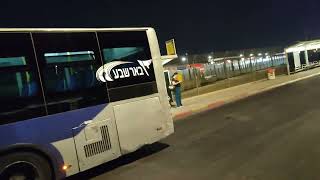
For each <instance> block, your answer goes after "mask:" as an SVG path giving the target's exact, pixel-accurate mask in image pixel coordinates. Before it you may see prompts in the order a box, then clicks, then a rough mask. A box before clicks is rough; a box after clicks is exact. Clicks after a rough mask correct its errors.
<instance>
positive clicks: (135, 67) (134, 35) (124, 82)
mask: <svg viewBox="0 0 320 180" xmlns="http://www.w3.org/2000/svg"><path fill="white" fill-rule="evenodd" d="M98 38H99V43H100V46H101V51H102V54H103V61H104V64H108V63H110V64H112V63H117V61H118V62H120V63H121V62H125V63H127V64H125V65H123V66H121V65H120V66H116V67H113V69H111V71H110V72H111V74H114V76H112V77H111V78H113V79H114V80H113V81H108V82H107V86H108V93H109V96H110V101H112V102H114V101H120V100H126V99H130V98H136V97H142V96H147V95H151V94H155V93H157V92H158V90H157V84H156V79H155V72H154V69H153V63H152V57H151V52H150V48H149V42H148V38H147V34H146V32H145V31H137V32H100V33H98ZM142 62H145V63H146V64H147V65H146V66H142V65H143V63H142ZM141 63H142V64H141ZM115 69H116V70H115ZM115 71H117V72H119V71H120V74H121V73H123V72H126V76H125V77H123V76H121V75H120V78H116V77H117V76H116V75H115V73H114V72H115Z"/></svg>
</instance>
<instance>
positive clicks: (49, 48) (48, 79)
mask: <svg viewBox="0 0 320 180" xmlns="http://www.w3.org/2000/svg"><path fill="white" fill-rule="evenodd" d="M33 38H34V41H35V47H36V52H37V56H38V61H39V64H40V69H41V75H42V77H43V84H44V91H45V96H46V101H47V107H48V112H49V114H54V113H60V112H65V111H70V110H75V109H80V108H86V107H89V106H94V105H99V104H104V103H107V102H109V99H108V94H107V88H106V85H105V84H104V83H102V82H99V81H97V80H96V76H95V72H96V71H97V69H98V68H99V67H101V66H102V63H101V58H100V56H99V54H100V53H99V48H98V41H97V39H96V36H95V33H34V34H33Z"/></svg>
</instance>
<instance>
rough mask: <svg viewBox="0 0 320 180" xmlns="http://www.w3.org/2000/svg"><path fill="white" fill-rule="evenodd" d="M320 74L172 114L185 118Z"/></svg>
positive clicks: (176, 117) (173, 116) (176, 118)
mask: <svg viewBox="0 0 320 180" xmlns="http://www.w3.org/2000/svg"><path fill="white" fill-rule="evenodd" d="M318 75H320V72H318V73H315V74H312V75H308V76H305V77H301V78H297V79H294V80H290V81H287V82H283V83H280V84H277V85H273V86H269V87H266V88H261V89H258V90H256V91H252V92H249V93H244V94H239V95H237V96H234V97H232V98H229V99H225V100H219V101H215V102H212V103H210V104H205V105H199V106H196V107H193V108H186V110H183V111H181V112H177V113H174V114H172V118H173V119H174V120H179V119H183V118H186V117H189V116H191V115H194V114H197V113H200V112H204V111H208V110H212V109H216V108H218V107H221V106H223V105H226V104H229V103H232V102H235V101H239V100H241V99H245V98H247V97H250V96H254V95H257V94H260V93H263V92H267V91H270V90H273V89H275V88H278V87H281V86H285V85H288V84H292V83H295V82H298V81H301V80H304V79H308V78H311V77H314V76H318Z"/></svg>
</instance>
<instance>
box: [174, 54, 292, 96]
mask: <svg viewBox="0 0 320 180" xmlns="http://www.w3.org/2000/svg"><path fill="white" fill-rule="evenodd" d="M270 67H273V68H275V69H276V75H281V74H287V66H286V58H285V55H276V56H266V57H250V58H238V59H228V58H224V59H222V60H218V61H212V62H211V63H206V64H204V63H196V60H195V61H194V62H193V64H188V65H186V66H185V69H182V68H180V70H179V73H181V74H182V76H183V83H182V91H183V92H182V96H183V97H184V98H185V97H190V96H195V95H200V94H204V93H208V92H212V91H216V90H220V89H224V88H228V87H232V86H236V85H240V84H244V83H248V82H252V81H257V80H261V79H265V78H267V74H266V69H268V68H270Z"/></svg>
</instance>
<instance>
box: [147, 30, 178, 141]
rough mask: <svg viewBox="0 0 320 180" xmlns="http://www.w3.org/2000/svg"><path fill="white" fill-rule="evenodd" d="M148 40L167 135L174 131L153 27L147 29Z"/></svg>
mask: <svg viewBox="0 0 320 180" xmlns="http://www.w3.org/2000/svg"><path fill="white" fill-rule="evenodd" d="M147 35H148V41H149V46H150V51H151V56H152V60H153V66H154V71H155V73H156V82H157V87H158V92H159V94H160V96H159V98H160V102H161V105H162V110H163V113H164V115H165V117H166V118H165V119H166V128H165V132H164V134H165V136H169V135H170V134H172V133H173V132H174V125H173V119H172V116H171V112H170V104H169V101H168V93H167V89H166V82H165V78H164V75H163V72H164V69H163V66H162V60H161V53H160V48H159V43H158V38H157V35H156V32H155V30H154V29H153V28H149V29H148V30H147Z"/></svg>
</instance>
